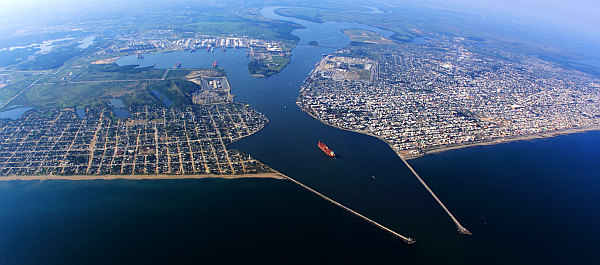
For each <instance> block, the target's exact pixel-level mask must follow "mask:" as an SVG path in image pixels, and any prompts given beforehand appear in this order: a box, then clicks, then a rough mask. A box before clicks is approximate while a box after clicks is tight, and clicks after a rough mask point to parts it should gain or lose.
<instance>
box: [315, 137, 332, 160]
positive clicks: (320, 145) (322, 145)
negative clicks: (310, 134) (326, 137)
mask: <svg viewBox="0 0 600 265" xmlns="http://www.w3.org/2000/svg"><path fill="white" fill-rule="evenodd" d="M318 146H319V148H321V150H323V152H325V154H327V155H328V156H331V157H335V153H334V152H333V151H332V150H331V149H329V147H327V145H325V144H324V143H321V141H319V144H318Z"/></svg>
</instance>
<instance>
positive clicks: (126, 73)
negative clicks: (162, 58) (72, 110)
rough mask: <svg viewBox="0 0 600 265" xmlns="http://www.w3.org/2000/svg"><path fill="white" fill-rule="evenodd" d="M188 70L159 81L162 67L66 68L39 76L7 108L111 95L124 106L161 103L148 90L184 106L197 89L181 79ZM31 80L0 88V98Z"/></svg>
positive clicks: (86, 103)
mask: <svg viewBox="0 0 600 265" xmlns="http://www.w3.org/2000/svg"><path fill="white" fill-rule="evenodd" d="M190 71H191V70H183V69H182V70H170V71H169V72H170V74H169V76H168V78H165V80H162V76H163V75H164V73H165V70H164V69H154V68H148V67H145V68H135V67H132V66H117V65H116V64H104V65H89V66H88V67H73V68H70V67H68V68H65V69H63V70H62V71H60V72H59V73H57V74H56V75H54V74H49V75H48V76H47V77H46V78H43V79H41V80H40V82H38V83H37V84H35V85H34V86H32V87H30V88H29V89H28V90H27V91H25V92H24V93H23V94H21V95H20V96H19V97H17V98H15V99H14V100H13V101H12V102H11V103H10V104H9V105H8V106H7V107H9V108H10V107H11V106H17V105H22V106H28V107H37V108H54V107H60V108H66V107H74V106H79V107H93V106H100V105H104V104H106V103H107V102H108V100H109V99H112V98H118V99H121V100H122V101H123V103H125V104H126V105H127V106H136V105H138V106H141V105H154V106H160V105H162V103H161V102H160V101H159V100H158V99H157V98H156V97H155V96H154V95H153V94H152V93H151V90H152V89H155V90H157V91H159V92H161V93H162V94H163V95H165V96H166V97H167V98H168V99H169V100H171V101H172V102H173V105H174V106H178V105H187V104H191V100H190V96H189V95H190V93H191V92H192V91H193V90H194V89H196V88H197V85H196V84H195V83H193V82H190V81H187V80H184V79H183V77H185V75H187V74H188V73H189V72H190ZM71 73H73V74H71ZM63 78H64V79H63ZM31 82H33V80H32V79H31V78H30V79H27V80H23V81H21V82H18V83H15V84H13V85H10V86H6V87H4V88H2V89H0V101H1V102H6V100H8V99H10V98H12V97H13V96H14V95H16V94H17V93H18V92H20V91H22V90H23V89H24V88H25V87H27V86H28V85H29V84H31Z"/></svg>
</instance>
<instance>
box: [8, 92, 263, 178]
mask: <svg viewBox="0 0 600 265" xmlns="http://www.w3.org/2000/svg"><path fill="white" fill-rule="evenodd" d="M129 112H130V114H131V117H129V118H117V117H116V116H115V115H114V114H113V110H111V109H109V108H94V109H87V110H85V113H83V112H82V110H74V109H47V110H36V111H29V112H27V113H25V114H24V115H23V116H22V117H20V118H19V119H17V120H8V119H1V120H0V175H2V176H8V175H50V174H52V175H167V174H180V175H189V174H198V175H200V174H216V175H237V174H256V173H263V172H270V171H271V170H270V169H269V168H268V167H266V166H265V165H263V164H261V163H260V162H258V161H256V160H254V159H253V158H251V157H250V156H248V155H246V154H243V153H240V152H238V151H235V150H229V149H227V146H228V144H229V143H231V142H232V141H235V140H237V139H240V138H242V137H244V136H248V135H250V134H252V133H255V132H257V131H258V130H260V129H261V128H263V127H264V126H265V125H266V123H267V122H268V121H267V118H266V117H265V116H264V115H262V114H260V113H258V112H256V111H254V110H253V109H252V108H251V107H250V106H249V105H247V104H243V103H226V104H216V105H206V106H198V105H193V106H188V107H185V108H155V107H131V108H130V109H129Z"/></svg>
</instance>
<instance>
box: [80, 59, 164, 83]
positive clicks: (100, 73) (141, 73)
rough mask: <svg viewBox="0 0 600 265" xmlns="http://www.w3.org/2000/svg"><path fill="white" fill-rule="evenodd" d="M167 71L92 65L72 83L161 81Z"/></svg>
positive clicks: (131, 66) (127, 66) (129, 66)
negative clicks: (133, 80)
mask: <svg viewBox="0 0 600 265" xmlns="http://www.w3.org/2000/svg"><path fill="white" fill-rule="evenodd" d="M165 71H166V70H164V69H156V68H153V67H140V68H136V66H135V65H126V66H118V65H117V64H115V63H113V64H90V65H89V66H87V67H86V68H85V69H82V71H81V72H80V73H78V74H77V75H75V77H74V78H73V79H72V81H109V80H132V79H135V80H140V79H161V78H162V76H163V75H164V73H165Z"/></svg>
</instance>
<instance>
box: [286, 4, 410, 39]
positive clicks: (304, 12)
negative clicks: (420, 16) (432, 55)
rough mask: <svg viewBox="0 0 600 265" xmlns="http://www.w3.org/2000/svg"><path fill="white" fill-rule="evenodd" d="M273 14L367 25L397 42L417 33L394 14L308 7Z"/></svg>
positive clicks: (292, 8)
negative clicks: (388, 33) (379, 29)
mask: <svg viewBox="0 0 600 265" xmlns="http://www.w3.org/2000/svg"><path fill="white" fill-rule="evenodd" d="M275 13H277V14H279V15H281V16H287V17H294V18H297V19H302V20H308V21H313V22H316V21H320V22H324V21H337V22H354V23H360V24H364V25H369V26H372V27H376V28H381V29H385V30H389V31H392V32H394V34H393V35H392V36H390V39H393V40H398V41H405V42H406V41H410V40H411V39H412V38H414V37H417V36H418V31H417V30H415V29H414V28H415V25H414V24H412V23H411V22H405V21H402V19H401V18H399V16H398V14H397V13H395V12H389V13H379V14H376V15H374V14H372V13H360V12H348V11H345V10H333V9H327V11H326V12H325V11H324V10H323V9H315V8H309V7H288V8H280V9H277V10H275Z"/></svg>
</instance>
